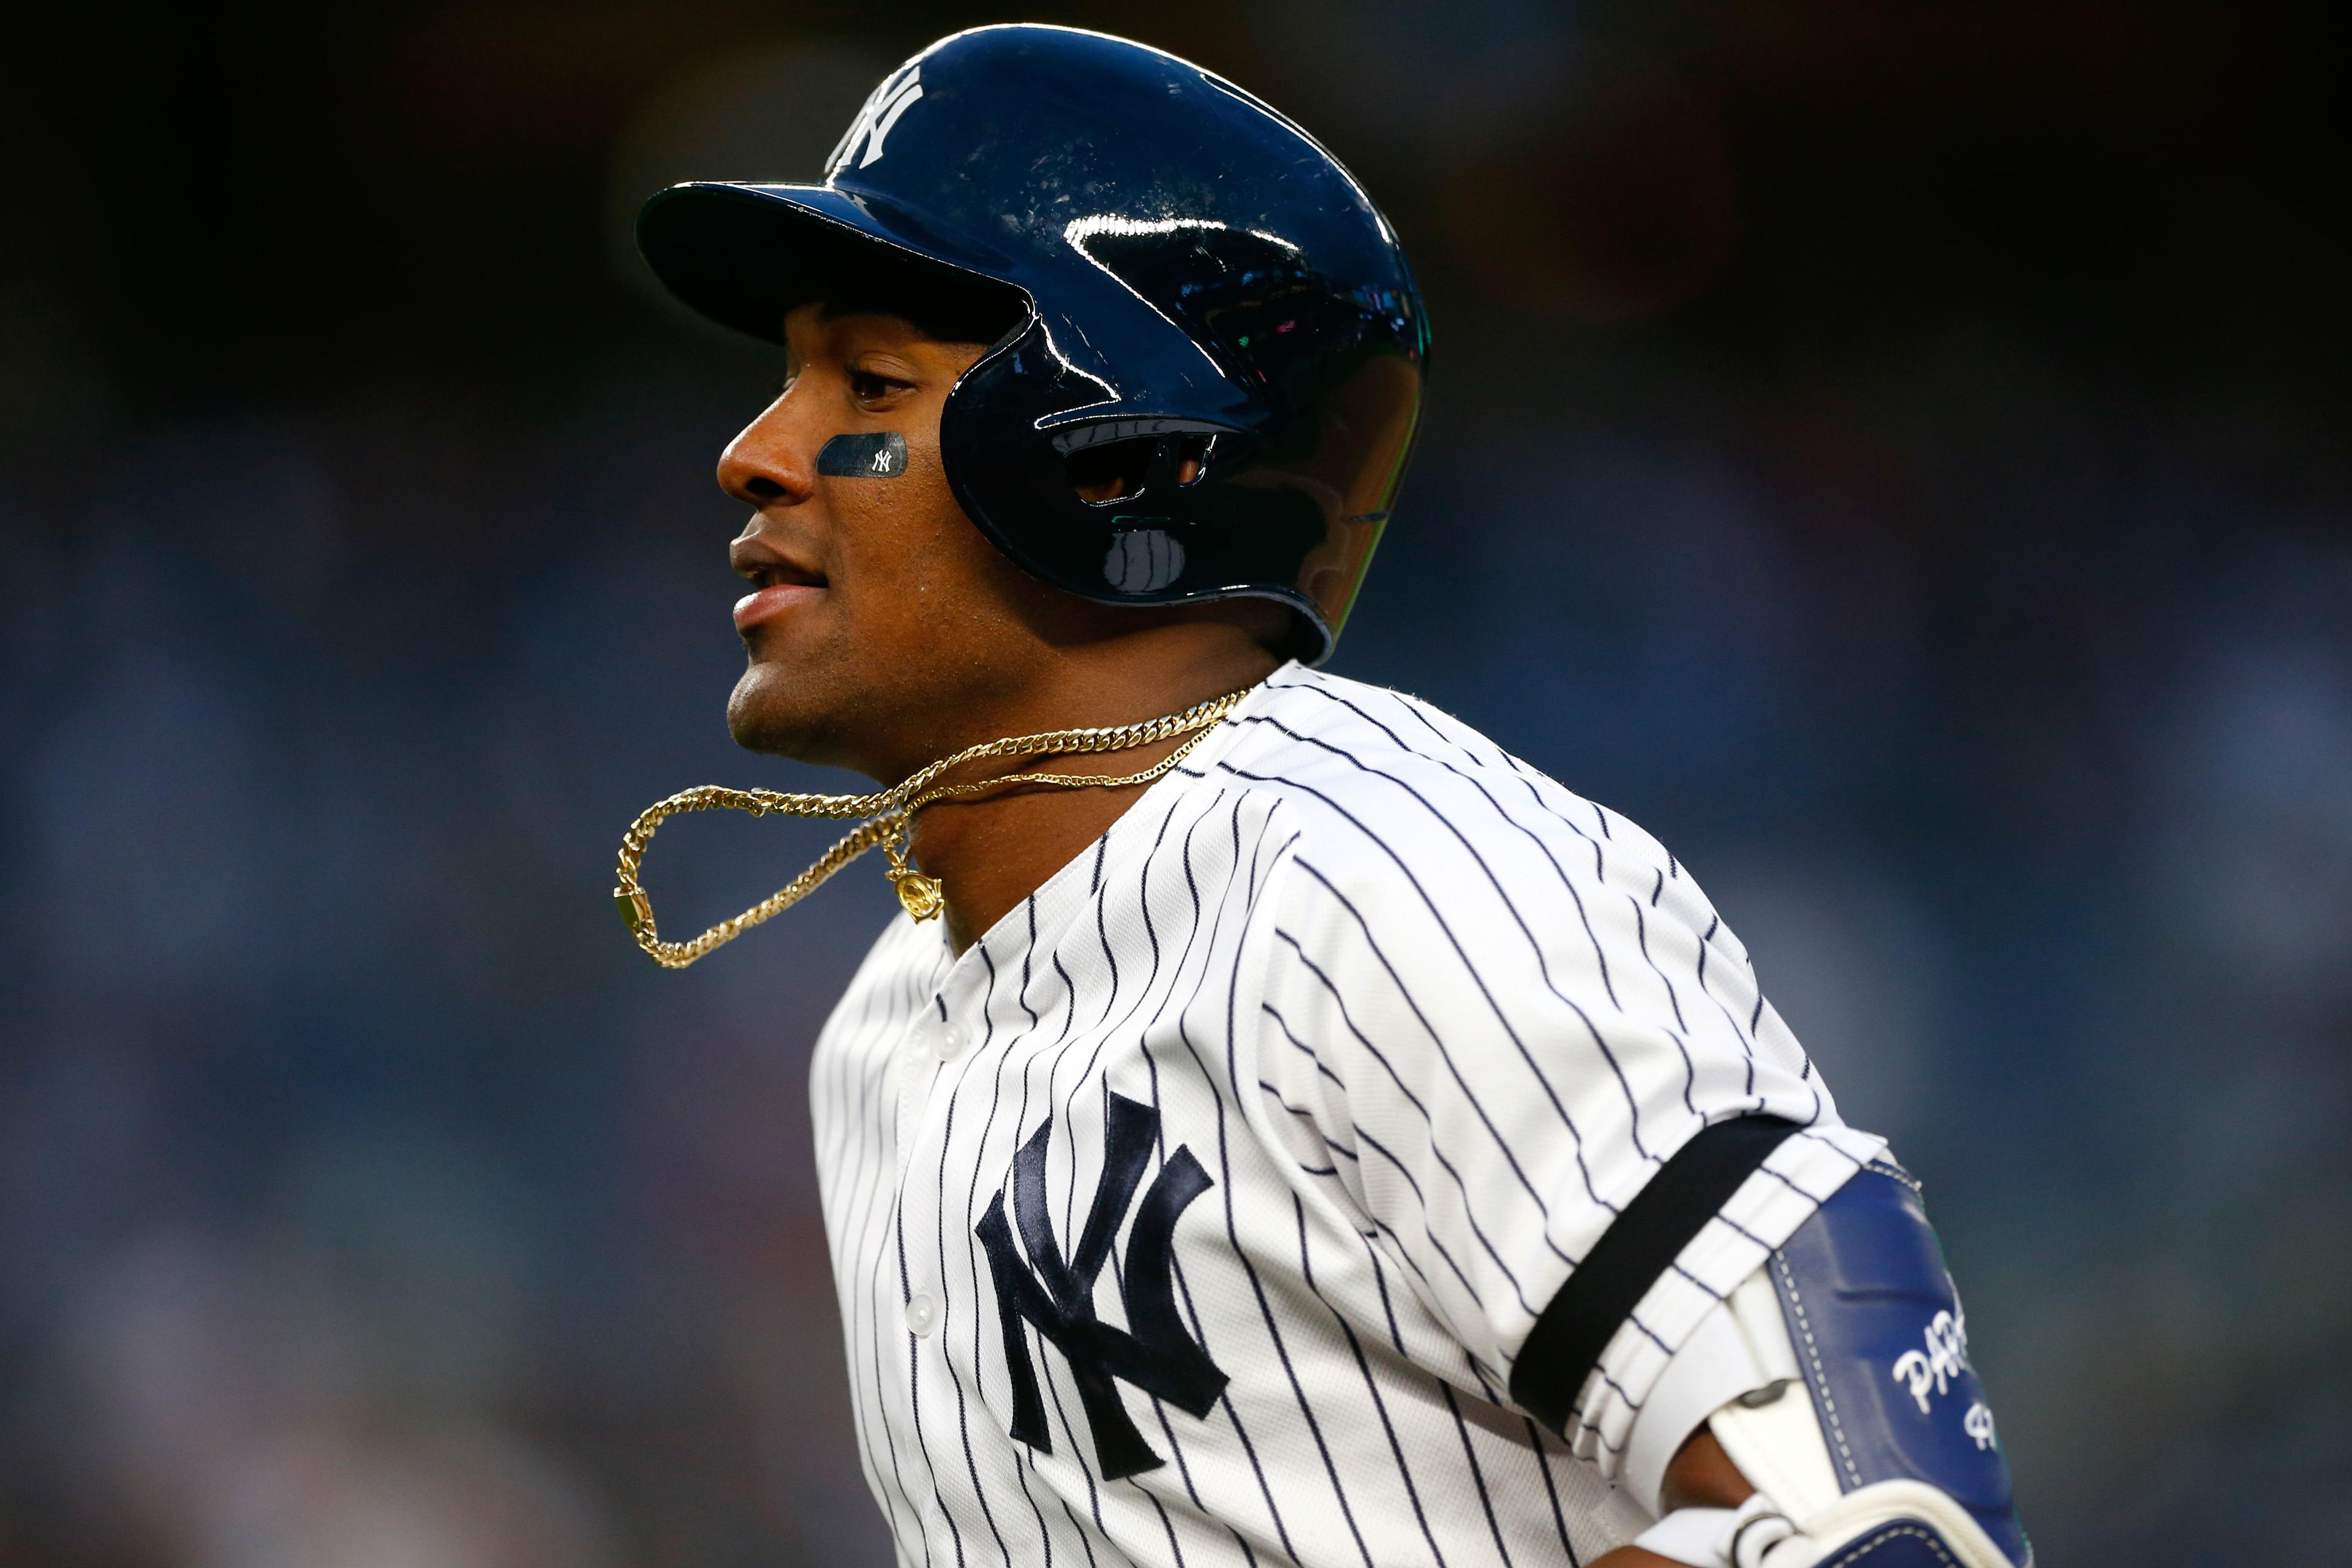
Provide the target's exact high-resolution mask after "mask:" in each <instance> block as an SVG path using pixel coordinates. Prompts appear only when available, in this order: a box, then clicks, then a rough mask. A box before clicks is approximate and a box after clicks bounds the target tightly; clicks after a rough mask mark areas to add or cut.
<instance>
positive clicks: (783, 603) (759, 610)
mask: <svg viewBox="0 0 2352 1568" xmlns="http://www.w3.org/2000/svg"><path fill="white" fill-rule="evenodd" d="M744 575H745V576H747V577H749V578H751V592H750V593H748V594H746V595H743V596H742V597H741V598H740V599H738V600H736V601H735V629H736V631H737V632H739V633H741V632H748V631H750V630H751V628H752V627H753V626H760V625H761V624H762V623H764V622H767V621H771V620H773V619H774V618H775V617H776V616H781V615H782V614H783V613H784V612H785V611H787V610H790V609H792V608H793V607H794V606H796V605H805V604H807V603H808V602H809V601H811V600H812V599H814V598H815V597H816V596H817V595H820V594H822V593H824V586H825V584H824V575H823V574H821V573H817V572H813V571H810V570H808V569H807V568H805V567H801V566H796V565H794V564H793V563H790V562H785V561H776V562H770V563H762V564H761V565H759V566H757V567H753V568H751V569H749V570H747V571H745V573H744Z"/></svg>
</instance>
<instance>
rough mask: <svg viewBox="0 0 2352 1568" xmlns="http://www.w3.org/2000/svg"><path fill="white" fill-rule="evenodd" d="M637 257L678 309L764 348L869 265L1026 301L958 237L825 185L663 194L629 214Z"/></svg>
mask: <svg viewBox="0 0 2352 1568" xmlns="http://www.w3.org/2000/svg"><path fill="white" fill-rule="evenodd" d="M637 250H638V252H639V254H641V255H642V256H644V257H645V258H646V265H647V266H649V267H651V268H653V272H654V276H655V277H656V278H657V279H660V280H661V284H662V287H663V288H665V289H668V290H669V292H670V293H671V295H672V296H674V297H675V298H676V299H677V300H678V301H679V302H680V303H682V304H684V305H685V306H687V307H688V309H689V310H693V311H694V312H695V313H696V314H698V315H699V316H702V317H704V318H706V319H708V320H709V321H716V322H717V323H719V325H720V326H723V327H729V328H732V329H733V330H734V331H739V332H744V333H747V334H749V335H750V336H751V337H755V338H760V339H762V340H764V341H766V342H782V341H783V331H784V313H785V312H786V311H787V310H791V309H793V307H794V306H796V305H801V304H804V303H806V302H807V301H809V300H814V299H819V298H822V297H824V295H825V294H826V293H827V292H828V291H830V290H831V289H833V288H835V286H836V285H838V284H839V283H841V282H843V281H844V280H862V279H864V278H865V277H866V274H867V273H868V271H869V270H870V268H872V267H873V266H874V264H875V263H876V262H877V259H878V260H882V261H885V262H886V263H887V262H896V263H899V264H902V265H903V266H904V267H905V268H906V269H907V271H908V274H910V275H915V276H923V275H928V276H932V277H944V278H947V279H962V280H964V281H967V282H978V283H981V284H984V285H992V286H994V287H995V288H997V289H1013V290H1014V291H1015V292H1018V293H1020V294H1021V295H1022V296H1023V298H1024V300H1025V299H1026V298H1027V290H1025V289H1020V288H1019V286H1018V285H1017V284H1015V283H1013V280H1012V279H1010V278H1009V277H1007V276H1006V272H1007V265H1006V262H1005V258H1003V257H1001V256H996V255H992V254H990V253H988V252H986V251H985V250H982V249H981V248H980V247H976V246H974V245H973V244H972V243H971V240H970V238H969V237H964V236H960V235H948V234H941V233H938V232H934V231H933V230H932V228H931V227H930V226H928V225H926V224H924V223H923V222H922V221H921V220H920V219H919V218H918V217H916V216H914V215H913V214H911V213H908V212H906V211H904V210H902V209H900V208H898V206H897V205H896V204H893V203H890V202H888V201H887V200H885V199H883V198H880V197H877V196H874V195H851V194H849V193H848V192H845V191H840V190H835V188H834V187H832V186H830V185H784V184H775V185H771V184H733V183H728V182H720V181H707V180H697V181H693V182H690V183H688V184H682V185H672V186H670V187H669V188H668V189H667V190H664V191H658V192H656V193H655V194H654V195H653V196H652V198H651V199H649V200H648V201H647V202H646V205H645V206H644V207H643V208H642V209H640V210H639V212H638V214H637Z"/></svg>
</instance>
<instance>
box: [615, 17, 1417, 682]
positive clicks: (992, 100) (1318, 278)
mask: <svg viewBox="0 0 2352 1568" xmlns="http://www.w3.org/2000/svg"><path fill="white" fill-rule="evenodd" d="M637 244H638V247H639V248H640V249H641V250H643V252H644V253H645V257H646V260H647V261H648V262H649V263H651V265H652V267H653V269H654V271H655V273H656V275H657V276H658V277H659V278H660V279H661V280H662V282H663V283H664V284H665V285H666V286H667V288H668V289H670V290H671V292H673V293H674V294H676V295H677V297H678V298H679V299H680V300H684V301H685V302H686V303H687V304H688V305H689V306H691V307H692V308H694V309H695V310H698V311H700V312H701V313H702V314H704V315H706V316H708V317H709V318H711V319H712V320H714V321H719V322H721V323H724V324H725V325H727V326H730V327H734V328H737V329H740V331H745V332H749V333H751V334H752V335H754V336H757V337H761V338H765V339H768V340H770V341H772V342H773V341H777V340H779V339H780V338H781V337H782V330H783V319H784V314H785V312H786V311H787V310H790V309H791V308H793V306H795V305H798V304H801V303H803V302H804V301H806V300H810V299H814V298H817V297H820V296H822V295H824V294H826V293H827V292H829V291H831V290H833V289H837V288H839V287H840V286H841V284H842V282H843V280H844V279H845V278H848V279H854V278H856V276H857V272H856V268H858V267H860V266H861V265H864V266H867V267H870V266H872V265H874V264H876V263H882V264H886V265H887V264H891V263H894V262H895V263H897V264H901V265H903V264H907V263H909V262H915V263H917V264H918V265H919V266H920V267H921V268H926V269H929V270H931V271H932V272H933V274H934V275H935V276H941V277H942V278H943V279H952V278H955V277H957V276H959V275H960V276H961V279H962V280H963V281H964V282H965V283H966V284H968V285H971V286H981V287H991V286H992V287H997V288H1000V289H1003V290H1006V291H1009V294H1012V295H1017V296H1018V300H1019V303H1020V305H1021V306H1023V307H1025V308H1024V309H1021V310H1018V311H1017V314H1018V316H1019V318H1020V319H1019V321H1017V323H1016V324H1015V325H1014V326H1013V329H1012V330H1011V331H1007V332H1006V333H1005V334H1004V335H1003V337H1001V338H1000V339H998V340H997V342H996V343H995V346H994V347H993V348H992V349H991V350H990V352H989V353H987V355H986V356H984V357H983V358H982V359H981V360H980V361H979V362H978V363H976V364H974V365H973V366H972V367H971V370H969V371H967V372H966V373H965V374H964V375H963V377H962V378H961V380H960V381H958V382H957V384H956V385H955V387H954V389H953V390H952V391H951V392H950V395H949V396H948V399H947V404H946V406H945V409H944V411H943V412H942V413H941V415H940V454H941V458H942V461H943V462H944V463H945V466H946V468H947V478H948V482H949V485H950V488H951V489H952V490H953V491H954V494H955V497H956V500H958V502H959V503H961V506H962V507H963V509H964V510H965V511H966V512H967V513H968V514H970V516H971V520H972V521H974V522H975V523H977V524H978V525H979V526H980V528H981V529H982V531H984V532H985V533H986V534H987V535H988V537H989V538H990V539H991V540H992V541H994V542H995V543H996V545H997V546H998V547H999V548H1000V549H1002V550H1003V552H1005V553H1006V554H1007V555H1009V556H1011V557H1012V558H1013V560H1014V561H1015V562H1018V563H1020V564H1021V565H1022V566H1023V567H1024V568H1025V569H1026V570H1028V571H1029V572H1030V573H1032V574H1034V575H1035V576H1037V577H1039V578H1042V579H1043V580H1044V581H1045V582H1047V583H1050V584H1054V585H1055V587H1058V588H1062V589H1065V590H1066V591H1068V592H1070V593H1073V594H1076V595H1082V596H1084V597H1086V598H1088V599H1095V600H1099V601H1102V602H1105V603H1109V604H1123V605H1171V604H1182V603H1187V602H1191V601H1195V600H1202V599H1214V598H1225V597H1231V596H1235V595H1251V596H1257V597H1263V598H1270V599H1276V600H1279V601H1280V602H1282V603H1283V604H1286V605H1289V606H1291V607H1292V608H1293V609H1295V610H1296V611H1297V612H1298V617H1299V619H1300V621H1301V625H1300V626H1299V628H1298V629H1299V632H1300V636H1299V637H1298V639H1297V647H1296V648H1295V649H1294V650H1293V651H1295V652H1297V654H1299V655H1300V656H1301V657H1303V658H1307V659H1308V660H1310V661H1318V660H1320V659H1321V658H1324V657H1325V656H1327V655H1328V653H1329V652H1330V649H1331V644H1332V642H1333V640H1334V639H1335V638H1336V637H1338V636H1339V627H1340V625H1341V623H1342V622H1343V621H1345V620H1346V618H1347V615H1348V610H1349V605H1351V604H1352V603H1353V602H1354V600H1355V597H1356V591H1357V588H1358V586H1359V585H1360V584H1361V582H1362V580H1363V574H1364V569H1365V567H1366V565H1367V564H1368V563H1369V562H1370V558H1371V553H1372V547H1373V545H1374V543H1375V542H1377V541H1378V540H1379V537H1380V533H1381V526H1382V524H1383V523H1385V522H1386V521H1387V519H1388V514H1389V509H1390V507H1391V504H1392V502H1393V500H1394V498H1395V495H1396V490H1397V486H1398V482H1399V480H1400V479H1402V476H1403V472H1404V466H1405V459H1406V457H1407V455H1408V454H1409V452H1410V450H1411V448H1412V436H1413V429H1414V426H1415V425H1416V424H1417V422H1418V420H1419V416H1420V410H1421V393H1422V381H1423V367H1424V364H1425V362H1426V359H1427V354H1428V348H1429V329H1428V324H1427V321H1426V320H1425V318H1424V316H1423V308H1422V303H1421V296H1420V294H1419V292H1418V291H1417V290H1416V289H1415V288H1414V285H1413V280H1412V271H1411V270H1410V269H1409V268H1407V267H1406V265H1405V259H1404V253H1403V251H1402V249H1401V248H1400V247H1398V244H1397V240H1396V236H1395V234H1394V233H1393V232H1392V231H1391V229H1390V227H1389V226H1388V222H1387V220H1386V219H1384V218H1383V217H1381V214H1380V212H1379V211H1378V209H1376V208H1375V207H1374V206H1373V205H1372V203H1371V199H1370V197H1369V196H1367V195H1365V194H1364V192H1363V190H1362V189H1361V188H1360V186H1358V185H1357V184H1356V182H1355V180H1354V179H1353V178H1352V177H1351V176H1350V175H1349V174H1348V172H1347V171H1346V170H1345V169H1343V168H1341V167H1340V166H1339V162H1338V161H1337V160H1336V159H1334V158H1333V157H1332V156H1331V154H1330V153H1327V152H1325V151H1324V150H1323V148H1322V147H1321V146H1320V145H1318V143H1317V142H1315V140H1314V139H1313V138H1312V137H1310V136H1308V135H1307V133H1306V132H1304V131H1302V130H1300V129H1299V128H1298V127H1297V125H1294V124H1292V123H1291V122H1290V121H1288V120H1286V119H1285V118H1284V117H1283V116H1282V115H1280V114H1279V113H1277V112H1276V111H1275V110H1273V109H1271V108H1269V107H1267V106H1266V105H1265V104H1264V103H1262V102H1260V101H1259V100H1257V99H1255V98H1253V97H1251V96H1250V95H1249V94H1248V93H1246V92H1244V91H1243V90H1242V89H1240V88H1237V87H1235V86H1234V85H1233V84H1232V83H1230V82H1227V81H1224V80H1222V79H1219V78H1217V77H1215V76H1213V75H1212V74H1210V73H1209V72H1207V71H1205V70H1202V68H1200V67H1198V66H1194V65H1191V64H1188V63H1187V62H1185V61H1183V60H1181V59H1178V58H1175V57H1174V56H1172V55H1169V54H1164V53H1162V52H1160V50H1158V49H1153V48H1148V47H1144V46H1143V45H1140V44H1134V43H1129V42H1127V41H1126V40H1124V39H1119V38H1112V37H1104V36H1102V35H1100V34H1097V33H1087V32H1080V31H1076V30H1075V29H1071V28H1066V27H1047V26H992V27H980V28H975V29H973V30H971V31H970V32H964V33H958V34H956V35H954V36H953V37H948V38H944V39H941V40H940V42H938V43H936V44H933V45H932V46H931V47H929V48H928V49H925V50H924V51H923V52H922V53H921V54H919V55H917V56H916V57H915V58H913V59H910V60H908V62H907V63H906V64H905V65H904V66H901V67H900V68H898V70H896V71H894V72H892V73H891V74H890V75H889V76H888V77H887V78H886V79H884V80H883V82H882V85H881V86H879V87H877V88H876V89H874V94H873V96H872V97H871V98H869V99H867V100H866V107H865V108H864V109H863V110H860V111H859V113H858V116H857V118H856V121H854V122H853V123H852V124H851V126H850V128H849V132H848V134H847V135H845V136H844V137H843V138H842V141H841V144H840V145H839V146H838V147H837V148H835V150H834V153H833V157H832V159H831V161H830V163H829V164H828V166H827V168H826V170H825V177H824V184H819V185H793V184H719V183H710V182H695V183H692V184H683V185H676V186H672V187H671V188H670V189H668V190H666V191H663V192H661V193H660V194H658V195H656V196H654V197H653V199H652V200H650V201H649V202H647V203H646V206H645V210H644V211H643V213H642V214H641V215H640V216H639V217H638V219H637ZM877 247H879V248H877ZM939 269H945V271H944V273H941V272H940V270H939ZM1009 313H1010V312H1009ZM1107 457H1108V458H1112V459H1113V462H1112V464H1111V470H1112V471H1114V472H1116V473H1118V475H1119V477H1120V479H1121V482H1120V483H1119V484H1118V485H1115V486H1104V487H1101V488H1103V489H1118V492H1119V493H1118V494H1117V495H1116V497H1115V498H1114V499H1111V500H1087V499H1084V497H1083V496H1082V495H1081V494H1080V491H1079V489H1078V488H1077V487H1076V485H1075V484H1074V482H1073V479H1072V474H1073V471H1074V468H1076V467H1080V466H1087V467H1090V468H1092V469H1093V470H1094V471H1103V469H1104V460H1105V458H1107Z"/></svg>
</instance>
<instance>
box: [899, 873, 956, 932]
mask: <svg viewBox="0 0 2352 1568" xmlns="http://www.w3.org/2000/svg"><path fill="white" fill-rule="evenodd" d="M890 880H891V881H892V882H894V883H896V884H897V885H898V902H899V903H901V904H903V905H905V906H906V910H907V913H908V916H910V917H911V918H913V919H915V920H919V921H927V920H929V919H931V918H932V917H933V916H935V915H937V914H938V913H939V912H940V910H942V909H944V908H946V907H947V899H946V897H945V895H943V894H942V893H940V879H938V878H937V877H926V876H924V875H923V874H922V873H921V872H920V871H901V872H899V873H898V874H897V875H896V876H893V877H892V878H891V879H890Z"/></svg>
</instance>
